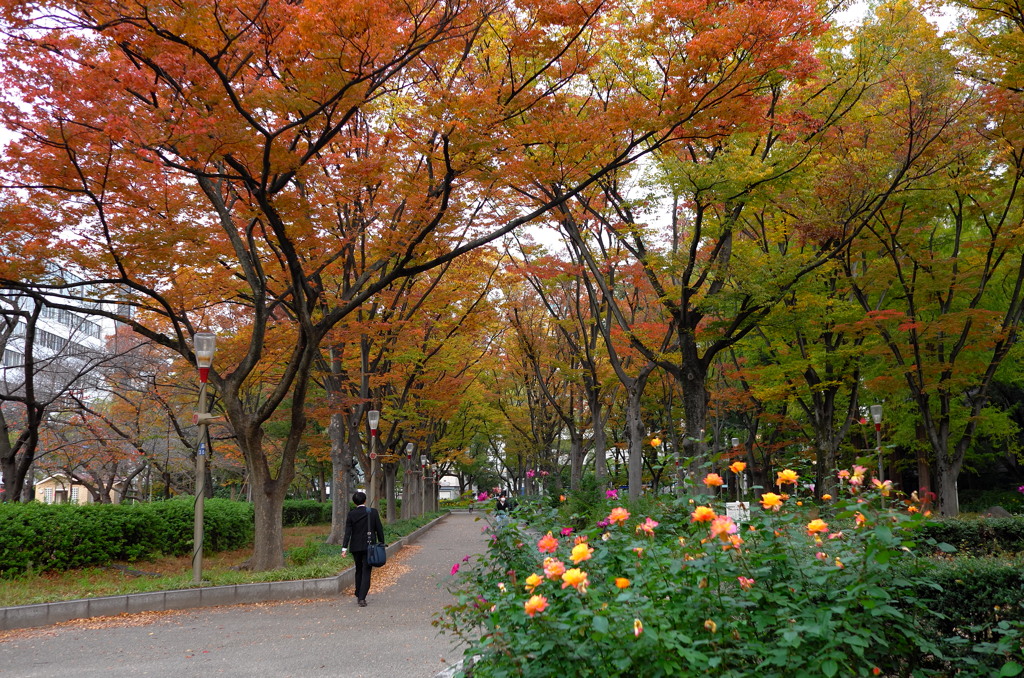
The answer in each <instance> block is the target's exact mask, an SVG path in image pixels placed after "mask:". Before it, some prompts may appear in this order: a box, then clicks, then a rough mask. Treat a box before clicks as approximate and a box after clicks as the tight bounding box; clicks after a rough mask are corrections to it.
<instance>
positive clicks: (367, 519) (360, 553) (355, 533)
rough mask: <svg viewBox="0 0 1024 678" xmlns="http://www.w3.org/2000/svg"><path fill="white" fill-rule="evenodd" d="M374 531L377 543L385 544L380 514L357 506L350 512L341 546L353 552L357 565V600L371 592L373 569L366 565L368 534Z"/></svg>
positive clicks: (353, 558)
mask: <svg viewBox="0 0 1024 678" xmlns="http://www.w3.org/2000/svg"><path fill="white" fill-rule="evenodd" d="M371 530H372V531H373V533H374V536H375V537H376V539H377V541H378V542H380V543H382V544H383V543H384V526H383V525H382V524H381V522H380V514H379V513H377V511H375V510H374V509H370V508H367V507H366V506H357V507H355V508H354V509H352V510H351V511H349V512H348V518H346V519H345V538H344V539H343V540H342V542H341V545H342V547H343V548H347V549H349V550H350V551H352V560H354V561H355V565H356V598H357V599H358V600H365V599H366V594H367V593H368V592H369V591H370V571H371V570H372V569H373V568H372V567H370V566H369V565H367V563H366V550H367V548H369V543H368V542H367V539H366V537H367V534H366V533H367V532H369V531H371Z"/></svg>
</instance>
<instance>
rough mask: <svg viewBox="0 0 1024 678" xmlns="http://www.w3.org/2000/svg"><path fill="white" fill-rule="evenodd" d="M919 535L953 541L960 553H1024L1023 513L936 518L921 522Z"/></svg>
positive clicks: (930, 538) (940, 540)
mask: <svg viewBox="0 0 1024 678" xmlns="http://www.w3.org/2000/svg"><path fill="white" fill-rule="evenodd" d="M918 536H919V538H920V539H921V540H934V541H935V542H939V543H942V542H945V543H946V544H951V545H952V546H954V547H956V550H957V553H958V554H961V555H975V556H982V555H999V554H1008V553H1024V516H1015V517H1013V518H950V519H942V520H933V521H930V522H928V523H925V524H924V525H922V526H921V528H920V531H919V532H918ZM926 543H927V542H926Z"/></svg>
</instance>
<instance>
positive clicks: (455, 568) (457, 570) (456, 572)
mask: <svg viewBox="0 0 1024 678" xmlns="http://www.w3.org/2000/svg"><path fill="white" fill-rule="evenodd" d="M458 573H459V564H458V563H455V564H454V565H452V574H458Z"/></svg>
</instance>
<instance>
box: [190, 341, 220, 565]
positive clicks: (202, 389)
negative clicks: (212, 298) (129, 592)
mask: <svg viewBox="0 0 1024 678" xmlns="http://www.w3.org/2000/svg"><path fill="white" fill-rule="evenodd" d="M192 344H193V348H194V350H195V354H196V367H198V368H199V408H198V411H197V412H196V413H195V414H194V415H192V422H193V423H194V424H197V425H198V426H199V445H198V446H197V447H196V505H195V518H194V521H193V525H192V528H193V529H192V547H193V551H192V583H193V584H196V585H198V584H201V583H202V581H203V509H204V502H205V499H206V487H205V485H206V452H207V448H208V447H209V426H210V420H211V419H212V417H211V416H210V413H209V412H208V411H207V410H208V409H209V405H208V404H207V396H206V383H207V381H208V379H209V377H210V367H211V366H212V365H213V354H214V352H215V351H216V347H217V335H215V334H213V333H212V332H198V333H196V335H195V336H194V337H192Z"/></svg>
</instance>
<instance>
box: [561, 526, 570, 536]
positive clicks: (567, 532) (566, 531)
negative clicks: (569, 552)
mask: <svg viewBox="0 0 1024 678" xmlns="http://www.w3.org/2000/svg"><path fill="white" fill-rule="evenodd" d="M570 534H572V528H571V527H563V528H562V536H563V537H568V536H569V535H570Z"/></svg>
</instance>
